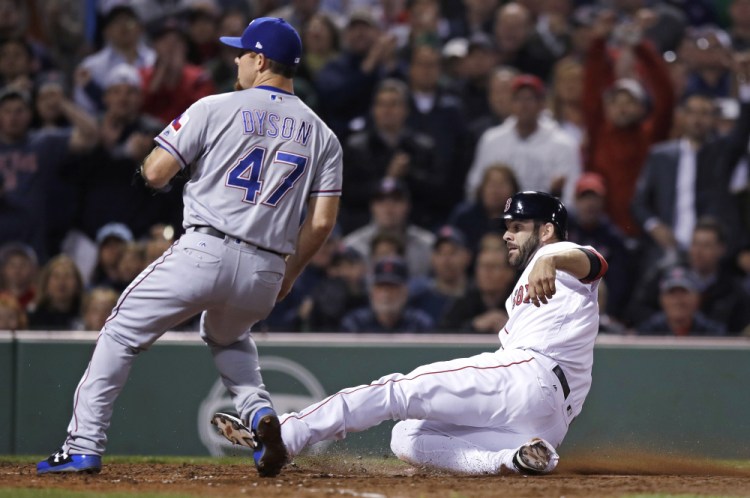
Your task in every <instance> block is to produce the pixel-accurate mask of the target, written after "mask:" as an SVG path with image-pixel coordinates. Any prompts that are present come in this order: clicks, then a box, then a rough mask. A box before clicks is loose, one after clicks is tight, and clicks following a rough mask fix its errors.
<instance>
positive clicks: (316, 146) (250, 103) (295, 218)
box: [155, 87, 343, 254]
mask: <svg viewBox="0 0 750 498" xmlns="http://www.w3.org/2000/svg"><path fill="white" fill-rule="evenodd" d="M155 140H156V142H157V143H158V144H159V145H160V146H161V147H163V148H164V149H166V150H167V151H168V152H169V153H170V154H172V155H173V156H174V157H175V159H177V161H178V162H179V163H180V166H181V167H182V168H183V169H185V168H189V173H190V181H189V182H188V183H187V185H186V186H185V191H184V193H183V199H184V203H185V210H184V218H183V219H184V221H183V226H184V227H185V228H189V227H191V226H205V225H208V226H211V227H213V228H215V229H217V230H220V231H222V232H224V233H225V234H228V235H231V236H232V237H235V238H238V239H242V240H244V241H247V242H250V243H252V244H255V245H258V246H260V247H263V248H266V249H270V250H273V251H276V252H280V253H284V254H291V253H293V252H294V251H295V247H296V244H297V235H298V231H299V226H300V223H301V220H302V217H303V213H304V210H305V207H306V205H307V201H308V198H309V197H310V196H339V195H341V184H342V172H343V166H342V153H341V145H340V144H339V141H338V139H337V138H336V136H335V135H334V134H333V132H332V131H331V130H330V129H329V128H328V126H326V125H325V123H323V121H322V120H321V119H320V118H319V117H318V116H317V115H315V113H314V112H313V111H312V110H311V109H310V108H309V107H308V106H307V105H305V104H304V103H303V102H302V101H301V100H300V99H299V98H298V97H296V96H295V95H292V94H289V93H287V92H284V91H281V90H279V89H276V88H272V87H256V88H251V89H247V90H242V91H237V92H233V93H226V94H221V95H212V96H210V97H205V98H203V99H200V100H199V101H197V102H196V103H195V104H193V105H192V106H190V108H189V109H188V110H187V111H185V112H184V113H183V114H182V115H180V116H179V117H177V118H176V119H175V120H174V121H172V123H170V124H169V126H167V127H166V128H165V129H164V131H162V132H161V133H160V134H159V136H157V137H156V138H155Z"/></svg>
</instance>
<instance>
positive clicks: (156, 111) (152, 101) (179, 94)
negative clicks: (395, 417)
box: [141, 18, 215, 123]
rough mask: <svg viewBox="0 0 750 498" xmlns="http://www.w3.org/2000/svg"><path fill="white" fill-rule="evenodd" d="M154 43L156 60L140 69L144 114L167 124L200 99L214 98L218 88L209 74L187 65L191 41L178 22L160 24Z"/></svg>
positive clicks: (152, 41) (153, 33)
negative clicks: (209, 96)
mask: <svg viewBox="0 0 750 498" xmlns="http://www.w3.org/2000/svg"><path fill="white" fill-rule="evenodd" d="M151 43H152V44H153V47H154V50H155V51H156V60H155V61H154V63H153V65H150V66H146V67H143V68H141V78H142V79H143V82H142V85H143V112H144V113H146V114H148V115H150V116H153V117H155V118H157V119H159V121H161V122H162V123H168V122H170V121H172V120H173V119H175V118H177V117H178V116H180V115H181V114H182V113H183V112H185V110H186V109H187V108H188V107H190V106H191V105H192V104H193V103H194V102H195V101H197V100H198V99H201V98H203V97H206V96H208V95H212V94H213V93H214V92H215V87H214V84H213V82H212V81H211V78H210V76H209V73H207V72H206V71H204V70H203V68H202V67H200V66H196V65H193V64H190V63H188V61H187V55H188V47H189V40H188V38H187V35H186V34H185V32H184V27H183V26H182V25H181V24H180V23H179V22H178V21H177V20H175V19H172V18H167V19H165V20H163V21H161V22H160V23H159V24H158V25H157V26H156V27H155V28H154V29H153V31H152V33H151Z"/></svg>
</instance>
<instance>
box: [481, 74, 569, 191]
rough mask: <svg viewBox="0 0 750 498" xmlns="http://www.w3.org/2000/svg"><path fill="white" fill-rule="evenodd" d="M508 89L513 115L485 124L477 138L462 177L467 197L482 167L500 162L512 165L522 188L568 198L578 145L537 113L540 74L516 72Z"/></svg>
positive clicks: (540, 106)
mask: <svg viewBox="0 0 750 498" xmlns="http://www.w3.org/2000/svg"><path fill="white" fill-rule="evenodd" d="M512 88H513V119H509V120H506V122H505V123H503V124H502V125H500V126H498V127H495V128H490V129H489V130H487V131H486V132H485V134H484V135H482V138H481V139H480V140H479V144H478V145H477V150H476V155H475V157H474V163H473V164H472V166H471V170H470V171H469V175H468V177H467V179H466V197H467V199H474V198H475V196H476V192H477V188H478V187H479V182H480V180H481V178H482V175H483V173H484V170H485V169H486V168H487V167H488V166H490V165H491V164H496V163H498V162H502V163H505V164H507V165H508V166H510V168H511V169H513V172H514V173H515V174H516V177H517V178H518V182H519V184H520V186H521V189H522V190H542V191H545V192H551V193H554V194H555V195H558V196H562V197H563V199H567V200H568V201H572V199H573V191H574V190H575V182H576V181H577V180H578V176H579V175H580V170H581V157H580V152H579V150H578V146H577V145H576V144H575V143H574V142H573V141H572V140H571V139H570V138H569V137H568V136H567V134H565V132H563V131H562V130H561V129H560V127H559V126H557V124H555V123H554V122H553V121H552V120H550V119H547V118H544V117H542V111H543V110H544V107H545V89H544V83H542V81H541V80H540V79H539V78H537V77H536V76H533V75H530V74H525V75H520V76H517V77H516V78H515V79H514V80H513V85H512ZM568 203H570V202H568Z"/></svg>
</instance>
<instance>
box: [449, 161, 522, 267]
mask: <svg viewBox="0 0 750 498" xmlns="http://www.w3.org/2000/svg"><path fill="white" fill-rule="evenodd" d="M520 190H521V188H520V187H519V185H518V180H516V174H515V173H513V170H512V169H511V168H510V167H508V166H507V165H505V164H501V163H499V164H492V165H490V166H488V167H487V168H486V169H485V170H484V174H483V176H482V181H481V183H480V184H479V188H478V193H477V194H476V200H475V201H465V202H463V203H461V204H459V205H458V206H456V208H455V209H454V210H453V213H451V216H450V218H449V219H448V223H449V224H450V225H453V226H455V227H457V228H458V229H459V230H461V232H463V233H464V235H466V243H467V245H468V247H469V249H470V250H471V251H472V252H473V253H475V254H476V252H477V249H478V248H479V241H480V239H481V238H482V236H483V235H484V234H486V233H488V232H490V231H492V230H493V229H497V225H495V224H494V222H493V220H496V219H497V218H499V217H500V216H501V215H502V214H503V210H504V209H505V202H506V201H507V200H508V199H510V198H511V197H512V196H513V194H515V193H516V192H518V191H520Z"/></svg>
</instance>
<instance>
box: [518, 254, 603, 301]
mask: <svg viewBox="0 0 750 498" xmlns="http://www.w3.org/2000/svg"><path fill="white" fill-rule="evenodd" d="M557 270H560V271H564V272H566V273H569V274H571V275H573V276H574V277H575V278H577V279H578V280H581V281H582V282H593V281H595V280H597V279H599V278H601V277H602V276H603V275H604V274H605V273H606V272H607V261H605V259H604V258H603V257H602V256H601V254H599V253H598V252H596V251H594V250H592V249H589V248H582V247H577V248H572V249H566V250H564V251H560V252H556V253H553V254H545V255H544V256H541V257H539V259H537V260H536V262H535V263H534V266H533V267H532V268H531V272H530V273H529V290H528V294H527V297H526V299H525V300H526V301H527V302H531V303H533V304H534V306H537V307H539V306H540V305H541V304H547V300H548V299H551V298H552V296H553V295H554V294H555V291H556V289H555V279H556V275H557V274H556V272H557Z"/></svg>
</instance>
